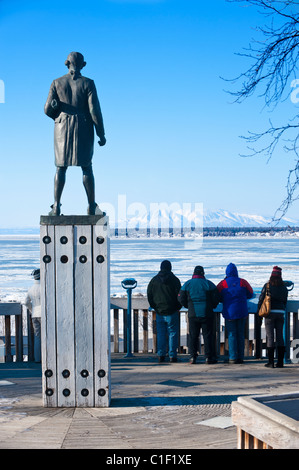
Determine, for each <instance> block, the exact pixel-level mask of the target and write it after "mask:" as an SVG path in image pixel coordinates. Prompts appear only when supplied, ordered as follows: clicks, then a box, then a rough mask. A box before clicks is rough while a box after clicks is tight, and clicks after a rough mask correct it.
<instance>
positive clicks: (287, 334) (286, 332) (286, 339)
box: [283, 310, 290, 361]
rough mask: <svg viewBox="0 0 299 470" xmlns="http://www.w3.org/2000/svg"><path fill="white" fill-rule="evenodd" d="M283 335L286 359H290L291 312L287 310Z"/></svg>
mask: <svg viewBox="0 0 299 470" xmlns="http://www.w3.org/2000/svg"><path fill="white" fill-rule="evenodd" d="M283 336H284V346H285V354H284V359H285V361H289V360H290V314H289V312H288V311H287V310H286V311H285V314H284V325H283Z"/></svg>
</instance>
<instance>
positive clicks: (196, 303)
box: [178, 266, 219, 364]
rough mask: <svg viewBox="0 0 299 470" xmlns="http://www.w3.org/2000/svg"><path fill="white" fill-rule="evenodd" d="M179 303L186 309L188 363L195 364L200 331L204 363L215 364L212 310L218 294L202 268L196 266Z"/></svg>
mask: <svg viewBox="0 0 299 470" xmlns="http://www.w3.org/2000/svg"><path fill="white" fill-rule="evenodd" d="M178 300H179V302H180V303H181V304H182V305H183V306H184V307H185V308H188V321H189V335H190V337H189V339H190V341H189V350H190V363H191V364H196V358H197V351H198V338H199V334H200V329H202V333H203V338H204V347H205V356H206V362H207V363H209V364H213V363H216V362H217V358H216V351H215V335H214V334H213V333H214V331H215V329H214V315H213V309H214V308H215V307H217V305H218V303H219V293H218V291H217V288H216V286H215V284H213V282H211V281H209V280H208V279H206V278H205V273H204V269H203V267H202V266H196V267H195V269H194V272H193V276H192V279H189V280H188V281H187V282H185V284H184V285H183V287H182V288H181V290H180V293H179V295H178Z"/></svg>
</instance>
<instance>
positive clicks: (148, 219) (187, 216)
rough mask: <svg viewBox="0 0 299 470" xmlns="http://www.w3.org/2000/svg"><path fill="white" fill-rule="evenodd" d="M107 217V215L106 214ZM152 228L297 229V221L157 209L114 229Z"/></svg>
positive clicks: (232, 213) (225, 212) (223, 213)
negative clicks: (274, 220) (277, 220)
mask: <svg viewBox="0 0 299 470" xmlns="http://www.w3.org/2000/svg"><path fill="white" fill-rule="evenodd" d="M108 215H109V214H108ZM112 225H114V224H112ZM149 226H150V227H152V228H154V227H155V228H157V227H161V228H168V227H186V228H188V227H190V228H191V227H200V226H203V227H225V228H229V227H234V228H242V227H244V228H246V227H247V228H248V227H252V228H259V227H260V228H261V227H273V226H277V227H299V220H294V219H291V218H288V217H284V218H282V219H281V220H280V221H279V223H278V224H276V223H275V222H273V220H272V218H271V217H265V216H261V215H252V214H239V213H235V212H230V211H227V210H224V209H220V210H217V211H211V210H204V211H203V212H201V213H199V212H198V213H196V212H195V211H194V210H193V211H192V210H191V209H190V210H185V211H184V212H183V211H181V210H178V211H177V212H175V211H171V212H170V211H168V210H167V209H159V210H157V211H156V212H154V213H152V214H150V215H149V214H148V213H143V214H141V215H138V214H137V215H132V216H131V217H127V219H126V221H125V220H118V221H117V223H116V224H115V227H118V228H125V227H128V228H132V229H136V228H139V229H146V228H147V227H149Z"/></svg>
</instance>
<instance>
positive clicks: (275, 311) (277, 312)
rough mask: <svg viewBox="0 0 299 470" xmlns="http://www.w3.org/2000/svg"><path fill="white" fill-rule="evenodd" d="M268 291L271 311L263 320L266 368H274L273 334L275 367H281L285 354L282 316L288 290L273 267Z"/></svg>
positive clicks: (276, 267) (259, 303)
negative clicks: (275, 356) (266, 357)
mask: <svg viewBox="0 0 299 470" xmlns="http://www.w3.org/2000/svg"><path fill="white" fill-rule="evenodd" d="M267 285H268V283H266V284H265V285H264V287H263V289H262V292H261V294H260V297H259V301H258V307H257V311H259V309H260V307H261V305H262V303H263V300H264V298H265V295H266V290H267ZM269 290H270V296H271V310H270V313H269V315H268V316H267V317H266V318H265V328H266V335H267V352H268V363H267V364H265V366H266V367H274V352H275V341H274V332H275V334H276V346H277V364H276V367H283V358H284V352H285V345H284V339H283V325H284V314H285V310H286V306H287V300H288V290H287V287H286V285H285V283H284V281H283V280H282V276H281V268H279V267H278V266H274V268H273V271H272V274H271V276H270V279H269Z"/></svg>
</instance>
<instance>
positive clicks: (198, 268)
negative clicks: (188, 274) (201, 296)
mask: <svg viewBox="0 0 299 470" xmlns="http://www.w3.org/2000/svg"><path fill="white" fill-rule="evenodd" d="M193 274H197V275H199V276H204V275H205V272H204V269H203V267H202V266H195V268H194V272H193Z"/></svg>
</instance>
